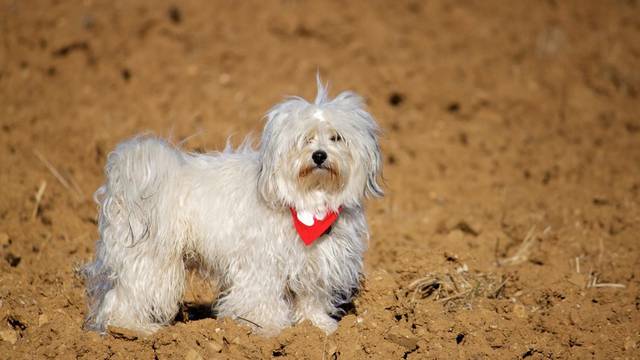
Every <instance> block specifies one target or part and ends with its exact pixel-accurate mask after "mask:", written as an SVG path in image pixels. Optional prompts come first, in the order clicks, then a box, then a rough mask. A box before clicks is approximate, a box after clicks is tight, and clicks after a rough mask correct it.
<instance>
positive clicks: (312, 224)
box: [290, 208, 342, 246]
mask: <svg viewBox="0 0 640 360" xmlns="http://www.w3.org/2000/svg"><path fill="white" fill-rule="evenodd" d="M290 209H291V216H292V217H293V226H294V227H295V228H296V231H297V232H298V235H300V238H301V239H302V241H303V242H304V244H305V245H307V246H309V245H311V244H312V243H313V242H314V241H316V240H317V239H318V238H319V237H320V236H322V235H323V234H324V233H325V232H326V231H327V230H328V229H329V228H330V227H331V225H333V223H334V222H335V221H336V220H337V219H338V214H339V213H340V210H342V209H341V208H340V209H338V212H329V213H327V214H325V216H324V217H322V218H320V219H319V218H318V217H316V216H315V215H312V214H310V213H308V212H301V213H298V212H297V211H296V210H295V209H294V208H290Z"/></svg>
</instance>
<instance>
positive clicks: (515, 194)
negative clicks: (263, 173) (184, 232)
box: [0, 0, 640, 359]
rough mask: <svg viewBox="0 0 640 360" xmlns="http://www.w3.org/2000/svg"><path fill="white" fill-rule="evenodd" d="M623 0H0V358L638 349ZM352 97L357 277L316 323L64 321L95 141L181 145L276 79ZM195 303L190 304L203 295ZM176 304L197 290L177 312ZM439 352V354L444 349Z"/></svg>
mask: <svg viewBox="0 0 640 360" xmlns="http://www.w3.org/2000/svg"><path fill="white" fill-rule="evenodd" d="M639 14H640V4H639V3H638V1H635V0H617V1H613V0H612V1H577V0H576V1H551V0H550V1H527V2H525V1H496V0H491V1H471V0H469V1H444V0H428V1H378V0H376V1H367V2H364V1H363V2H358V1H337V0H336V1H301V0H280V1H195V0H193V1H191V0H189V1H163V0H160V1H142V0H135V1H91V0H86V1H52V0H34V1H32V0H25V1H15V0H0V39H1V40H0V41H1V44H0V125H1V129H0V184H1V185H2V186H0V255H1V256H2V259H3V260H2V259H0V358H7V359H9V358H11V359H15V358H48V357H55V358H58V357H61V358H67V357H75V358H91V359H93V358H103V357H110V358H122V359H125V358H152V357H156V358H183V357H187V358H189V359H198V358H210V357H216V356H218V357H221V358H265V357H289V358H312V359H315V358H317V359H320V358H322V359H325V358H346V359H351V358H407V359H409V358H413V359H419V358H442V357H462V358H474V359H482V358H532V359H533V358H570V357H575V358H585V357H596V358H615V357H618V358H637V357H640V350H639V347H640V328H639V327H638V324H640V290H639V287H638V285H639V281H640V280H639V279H640V273H639V270H638V269H639V268H638V264H639V263H640V244H639V243H638V241H637V240H638V239H637V235H638V233H639V231H640V211H639V205H640V118H639V115H640V109H639V106H638V91H640V71H639V69H640V41H638V40H639V39H640V16H638V15H639ZM317 71H319V72H320V74H321V75H322V77H323V79H324V80H325V81H328V82H329V83H330V92H331V94H332V95H337V94H338V93H339V92H340V91H343V90H353V91H355V92H357V93H359V94H360V95H362V96H363V97H364V98H365V99H366V102H367V104H368V106H369V110H370V111H371V113H372V114H373V115H374V116H375V117H376V119H377V120H378V121H379V123H380V125H381V127H382V129H383V138H382V148H383V153H384V158H385V169H384V175H385V179H386V186H385V187H386V191H387V196H386V197H385V198H384V199H382V200H376V201H371V202H370V203H369V209H368V210H369V212H368V218H369V222H370V225H371V241H370V250H369V252H368V253H367V258H366V264H367V272H366V280H365V282H364V284H363V291H362V292H361V294H360V295H359V296H358V298H357V300H356V301H355V302H354V304H352V305H351V306H350V307H349V308H348V309H347V310H348V313H347V315H346V316H345V317H344V318H343V319H342V321H341V324H340V329H339V330H338V332H337V334H335V335H333V336H331V337H328V338H327V337H325V336H324V335H323V334H322V333H320V332H319V331H318V330H316V329H315V328H313V327H312V326H310V325H308V324H301V325H298V326H296V327H295V328H293V329H291V330H288V331H287V332H285V333H284V334H283V335H281V336H279V337H277V338H273V339H259V338H256V337H254V336H250V335H248V333H247V328H244V327H242V326H240V325H237V324H234V323H232V322H228V321H219V320H217V319H214V318H212V317H211V316H209V314H208V312H207V311H206V309H208V307H209V305H210V304H211V302H212V301H214V299H215V293H214V292H213V291H212V290H211V288H210V286H209V285H208V284H206V282H204V281H202V279H199V278H198V277H196V276H194V277H193V279H192V286H190V288H189V290H188V291H187V294H185V309H186V310H185V312H184V313H183V314H181V315H180V316H179V317H178V318H177V319H176V323H175V324H174V325H172V326H170V327H168V328H167V329H165V330H163V331H162V332H160V333H158V334H157V335H154V336H153V337H151V338H147V339H139V338H137V336H136V335H133V334H126V333H125V334H122V333H114V334H112V335H111V336H106V337H100V336H99V335H97V334H93V333H87V332H84V331H83V330H82V329H81V326H82V321H83V316H84V311H85V302H84V297H83V284H82V280H81V279H80V278H78V277H77V275H76V274H75V269H76V268H77V266H79V265H80V264H82V263H84V262H86V261H88V260H89V259H90V258H91V257H92V254H93V249H94V244H95V240H96V237H97V233H96V208H95V205H94V203H93V201H92V200H91V196H92V193H93V191H95V189H96V188H97V187H98V186H99V185H100V184H101V182H102V181H103V173H102V169H103V166H104V163H105V159H106V156H107V155H108V153H109V152H110V151H111V149H113V148H114V146H115V145H116V144H117V143H118V142H120V141H122V140H124V139H126V138H128V137H131V136H133V135H135V134H139V133H142V132H152V133H155V134H157V135H160V136H163V137H168V138H170V139H172V141H174V142H176V143H178V142H181V143H182V146H183V147H184V148H186V149H189V150H192V151H198V152H206V151H213V150H218V149H221V148H223V147H224V144H225V142H226V139H227V138H228V137H229V136H232V142H233V143H235V144H238V143H239V142H240V141H241V139H242V138H243V137H244V136H245V135H246V134H248V133H253V134H256V135H259V134H260V132H261V129H262V125H263V121H262V116H263V115H264V114H265V112H266V111H267V110H268V109H269V108H270V107H271V106H272V105H274V104H275V103H277V102H279V101H280V100H282V99H283V97H284V96H286V95H301V96H303V97H305V98H313V97H314V96H315V74H316V72H317ZM203 309H205V310H204V311H203ZM195 310H197V311H195ZM452 354H455V355H452Z"/></svg>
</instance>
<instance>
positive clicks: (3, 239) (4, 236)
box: [0, 233, 11, 247]
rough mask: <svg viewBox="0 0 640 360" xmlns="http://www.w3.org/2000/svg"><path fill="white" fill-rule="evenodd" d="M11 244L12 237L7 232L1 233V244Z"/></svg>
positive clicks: (4, 245)
mask: <svg viewBox="0 0 640 360" xmlns="http://www.w3.org/2000/svg"><path fill="white" fill-rule="evenodd" d="M9 245H11V238H10V237H9V234H7V233H0V246H2V247H7V246H9Z"/></svg>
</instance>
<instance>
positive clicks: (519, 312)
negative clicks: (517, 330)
mask: <svg viewBox="0 0 640 360" xmlns="http://www.w3.org/2000/svg"><path fill="white" fill-rule="evenodd" d="M513 314H514V315H515V316H516V317H518V318H520V319H526V318H527V309H526V308H525V307H524V305H522V304H515V305H513Z"/></svg>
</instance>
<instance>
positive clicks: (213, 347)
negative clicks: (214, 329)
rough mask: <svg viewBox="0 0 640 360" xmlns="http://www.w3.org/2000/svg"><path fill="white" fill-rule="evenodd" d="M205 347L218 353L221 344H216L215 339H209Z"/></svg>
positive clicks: (220, 349)
mask: <svg viewBox="0 0 640 360" xmlns="http://www.w3.org/2000/svg"><path fill="white" fill-rule="evenodd" d="M207 348H209V350H210V351H212V352H214V353H219V352H221V351H222V345H220V344H218V343H217V342H215V341H210V342H208V343H207Z"/></svg>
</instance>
